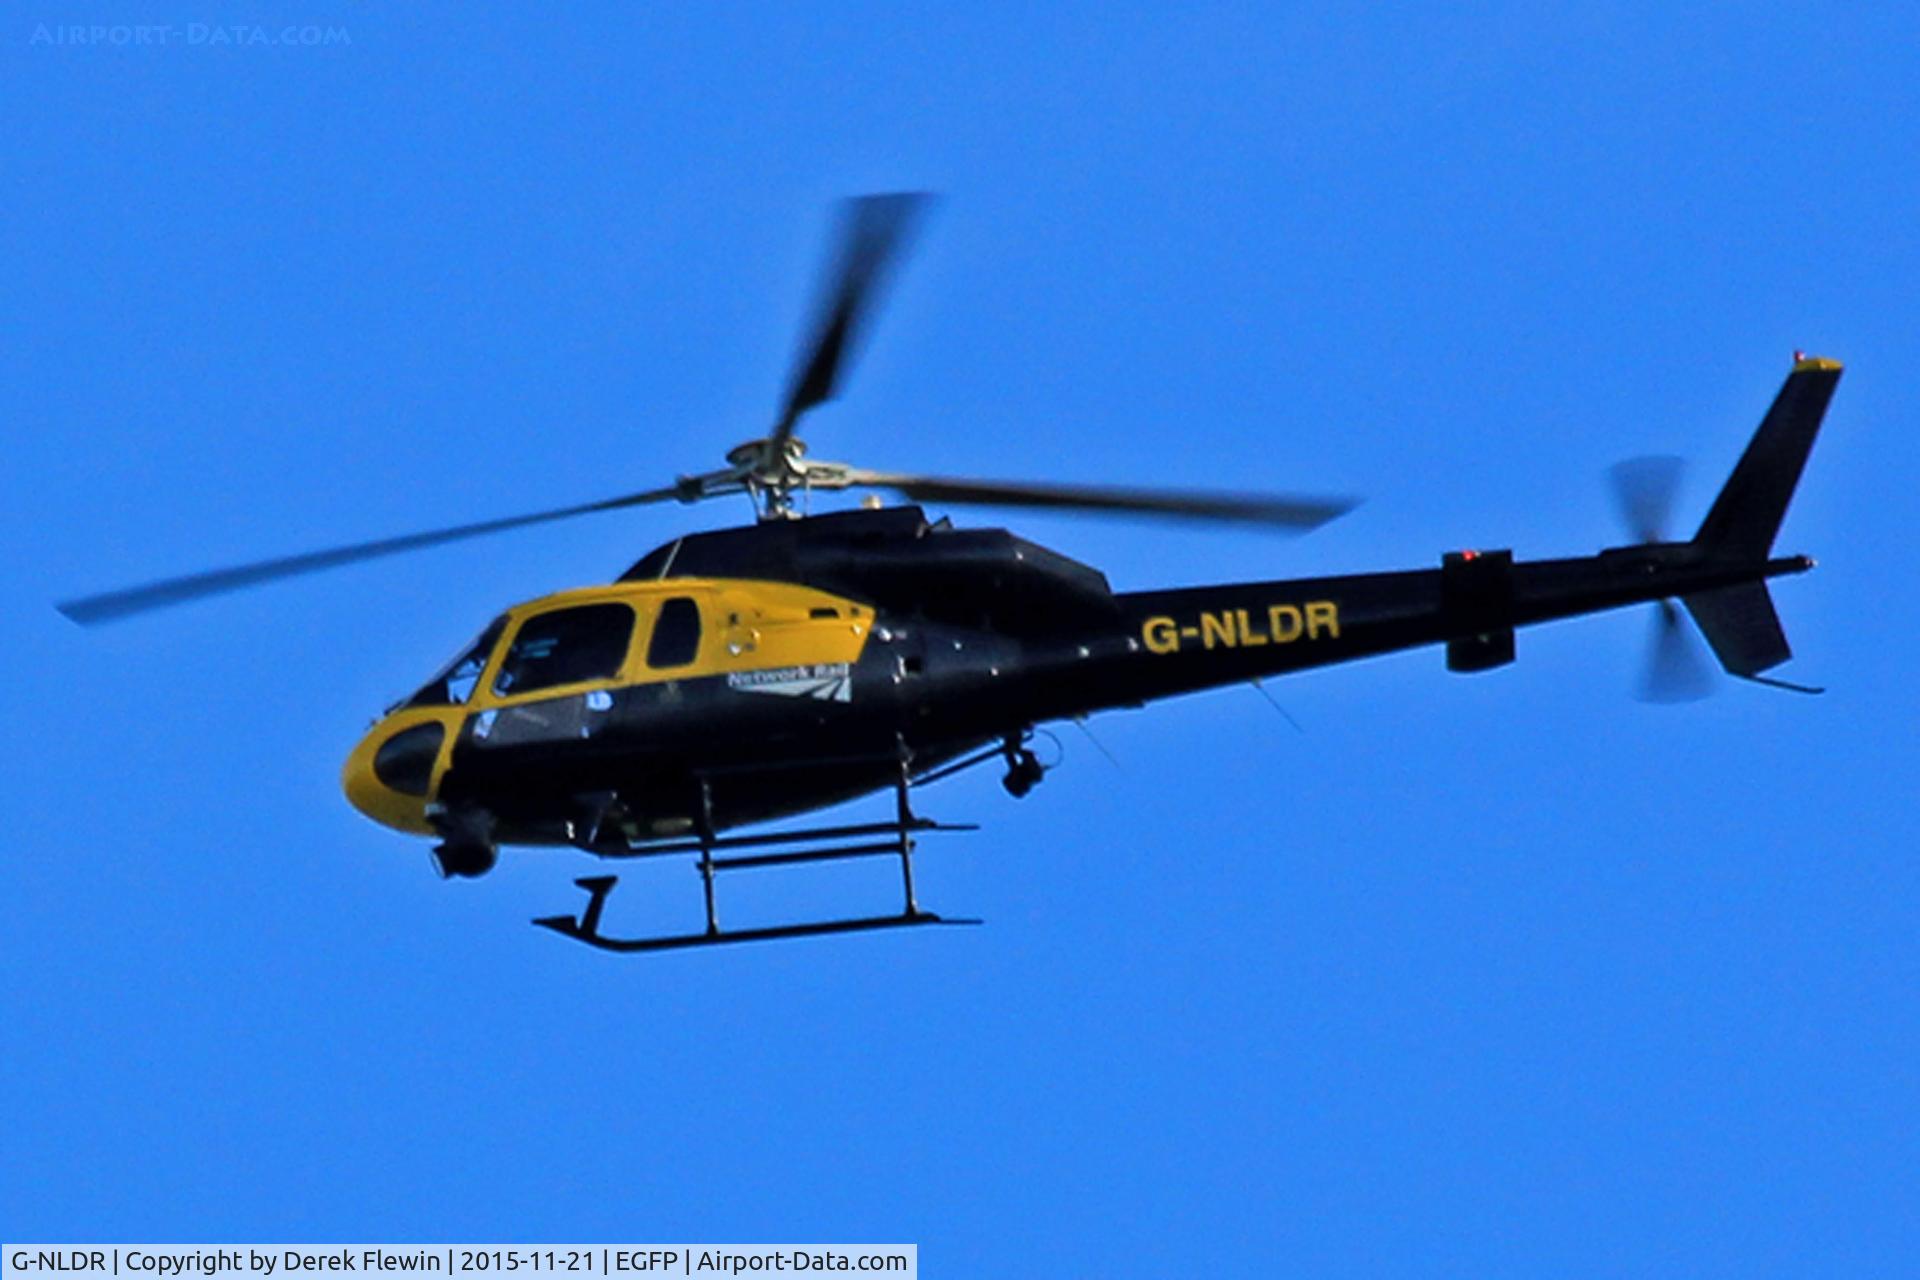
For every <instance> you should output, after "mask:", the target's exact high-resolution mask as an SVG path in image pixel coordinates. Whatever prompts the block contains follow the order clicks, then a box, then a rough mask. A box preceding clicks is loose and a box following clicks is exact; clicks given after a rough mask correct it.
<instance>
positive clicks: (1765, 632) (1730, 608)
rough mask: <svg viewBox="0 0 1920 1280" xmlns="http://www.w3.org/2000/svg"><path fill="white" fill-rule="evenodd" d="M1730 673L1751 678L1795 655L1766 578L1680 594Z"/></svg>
mask: <svg viewBox="0 0 1920 1280" xmlns="http://www.w3.org/2000/svg"><path fill="white" fill-rule="evenodd" d="M1680 603H1681V604H1684V605H1685V606H1687V612H1688V613H1690V614H1692V615H1693V620H1694V622H1696V623H1698V624H1699V627H1700V634H1702V635H1704V636H1705V637H1706V638H1707V643H1708V644H1710V645H1712V646H1713V656H1714V657H1716V658H1718V659H1720V665H1721V666H1722V667H1724V668H1726V670H1727V674H1728V675H1735V676H1743V677H1746V678H1748V679H1751V678H1753V677H1754V676H1757V675H1759V674H1760V673H1761V672H1762V671H1767V670H1770V669H1772V668H1774V667H1777V666H1779V665H1780V664H1781V663H1783V662H1785V661H1786V660H1787V659H1788V658H1791V657H1792V656H1793V650H1792V649H1790V648H1788V647H1787V633H1786V632H1785V631H1783V630H1781V629H1780V615H1779V614H1778V613H1775V612H1774V609H1773V596H1772V595H1771V594H1770V593H1769V592H1768V591H1767V584H1766V583H1765V582H1742V583H1738V584H1737V585H1735V586H1731V587H1718V588H1715V589H1714V590H1712V591H1696V592H1695V593H1694V594H1692V595H1690V596H1681V597H1680Z"/></svg>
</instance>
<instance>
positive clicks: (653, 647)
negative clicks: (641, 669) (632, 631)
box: [647, 596, 700, 667]
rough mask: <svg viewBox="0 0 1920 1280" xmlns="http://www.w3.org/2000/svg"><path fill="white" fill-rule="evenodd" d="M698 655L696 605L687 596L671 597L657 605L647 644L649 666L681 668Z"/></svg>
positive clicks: (698, 625) (698, 638)
mask: <svg viewBox="0 0 1920 1280" xmlns="http://www.w3.org/2000/svg"><path fill="white" fill-rule="evenodd" d="M699 652H700V606H699V605H697V604H695V603H694V602H693V599H692V598H691V597H689V596H675V597H674V598H673V599H671V600H669V601H667V602H666V603H665V604H663V605H661V606H660V617H659V620H658V621H656V622H655V623H654V624H653V640H652V642H651V643H649V644H648V645H647V665H648V666H650V667H684V666H686V665H687V664H688V663H690V662H692V661H693V659H694V657H695V655H697V654H698V653H699Z"/></svg>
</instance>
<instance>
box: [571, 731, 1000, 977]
mask: <svg viewBox="0 0 1920 1280" xmlns="http://www.w3.org/2000/svg"><path fill="white" fill-rule="evenodd" d="M698 783H699V800H700V807H699V813H698V816H697V820H696V828H697V831H698V836H697V838H695V839H692V840H679V841H669V842H663V843H658V844H650V845H637V846H632V847H629V848H626V849H614V850H606V849H602V850H599V851H598V852H600V854H601V856H602V857H611V858H647V857H657V856H661V855H665V854H671V853H692V852H698V853H699V855H700V857H699V861H698V863H697V864H696V865H697V866H698V868H699V871H700V880H701V885H702V888H703V890H704V892H705V898H706V909H707V927H706V930H705V931H704V932H702V933H683V934H667V935H664V936H659V937H651V938H610V937H608V936H606V935H605V934H603V933H601V932H600V916H601V913H602V912H603V911H604V910H605V908H606V905H607V895H608V894H610V893H611V892H613V887H614V886H615V885H616V884H618V883H619V882H620V879H619V877H618V876H583V877H581V878H580V879H578V880H575V881H574V883H575V884H577V885H579V886H580V887H581V888H582V889H585V890H586V891H587V895H588V897H587V905H586V907H585V909H584V910H582V911H581V913H580V915H579V917H578V918H577V919H576V918H575V917H573V916H568V915H562V916H541V917H539V918H537V919H535V920H534V922H533V923H535V924H537V925H539V926H541V927H542V928H546V929H551V930H553V931H554V932H555V933H558V934H561V935H562V936H564V937H568V938H573V939H574V940H576V941H579V942H584V943H585V944H587V945H588V946H590V947H598V948H599V949H600V950H602V951H619V952H639V951H672V950H677V949H680V948H685V947H706V946H717V945H720V944H723V943H732V942H771V941H775V940H778V939H782V938H807V937H815V936H818V935H822V934H833V933H863V932H867V931H870V930H875V929H902V928H908V927H911V926H914V925H923V924H979V923H980V921H978V920H971V919H951V920H950V919H947V918H946V917H944V916H938V915H935V914H934V913H933V912H931V911H922V910H921V909H920V904H919V903H918V901H916V899H915V897H914V889H913V850H914V845H915V840H914V834H915V833H916V832H922V831H974V830H977V829H978V828H976V827H974V826H971V825H963V824H948V823H939V822H935V821H933V820H932V819H930V818H922V817H920V816H918V815H917V814H915V813H914V812H913V808H912V806H911V805H910V804H909V803H908V799H907V792H908V788H909V787H911V786H912V785H913V777H912V769H911V759H910V756H909V754H908V752H907V751H906V749H905V746H904V744H903V745H902V748H901V750H900V756H899V772H898V774H897V776H896V777H895V780H894V785H893V790H894V820H893V821H892V822H874V823H863V824H859V825H855V826H839V827H815V828H812V829H810V830H805V831H776V832H771V833H769V834H766V835H749V836H726V837H720V836H716V835H715V834H714V831H713V796H712V789H711V786H710V784H709V781H708V779H706V778H704V777H702V778H700V779H698ZM880 835H885V836H887V837H889V838H888V839H885V840H865V841H862V840H859V837H863V836H880ZM847 840H853V841H855V842H854V843H829V844H813V842H817V841H847ZM795 844H812V847H809V848H800V849H791V848H787V849H779V850H778V851H775V852H769V853H732V852H728V853H727V854H726V855H725V856H722V857H715V856H714V855H715V853H716V851H720V850H728V851H731V850H736V849H750V848H755V847H760V848H766V847H769V846H775V845H795ZM877 854H892V855H894V856H897V857H898V858H899V859H900V879H901V888H902V890H903V891H904V894H905V906H904V907H903V908H902V910H901V912H900V914H899V915H890V916H857V917H851V918H847V919H840V920H805V921H797V922H795V923H792V924H779V925H762V926H756V927H753V928H748V929H722V928H721V927H720V914H719V909H718V906H717V904H716V901H715V894H714V880H715V877H716V876H717V875H718V874H719V873H720V872H722V871H740V870H750V869H753V868H756V867H774V866H792V865H794V864H796V863H802V862H828V861H834V860H838V859H843V858H861V857H871V856H874V855H877Z"/></svg>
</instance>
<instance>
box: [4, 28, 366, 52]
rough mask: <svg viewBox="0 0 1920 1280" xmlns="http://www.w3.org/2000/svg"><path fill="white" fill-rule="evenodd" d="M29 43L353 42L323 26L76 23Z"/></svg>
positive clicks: (226, 45)
mask: <svg viewBox="0 0 1920 1280" xmlns="http://www.w3.org/2000/svg"><path fill="white" fill-rule="evenodd" d="M27 43H28V44H29V45H32V46H35V47H37V48H44V49H238V48H249V49H259V48H280V49H286V48H294V49H322V48H337V47H339V46H341V45H350V44H352V43H353V33H352V32H350V31H348V30H347V29H346V28H345V27H327V26H321V25H319V24H318V23H311V22H306V23H291V24H278V23H275V24H270V25H267V26H260V25H257V24H254V23H242V22H182V23H148V22H138V23H128V22H118V23H112V24H107V23H87V24H82V23H77V22H39V23H35V24H34V27H33V31H32V33H31V34H29V35H28V36H27Z"/></svg>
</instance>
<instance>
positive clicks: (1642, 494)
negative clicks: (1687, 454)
mask: <svg viewBox="0 0 1920 1280" xmlns="http://www.w3.org/2000/svg"><path fill="white" fill-rule="evenodd" d="M1685 469H1686V463H1685V462H1683V461H1682V460H1681V459H1679V458H1673V457H1667V456H1665V455H1661V456H1658V457H1649V458H1628V459H1627V460H1626V461H1625V462H1621V463H1616V464H1615V465H1614V467H1613V469H1612V470H1610V471H1609V472H1608V473H1607V474H1608V476H1609V477H1610V478H1611V479H1612V481H1613V498H1614V501H1615V502H1616V503H1618V504H1619V506H1620V518H1621V519H1622V520H1623V521H1625V522H1626V526H1627V532H1629V533H1631V534H1632V535H1633V538H1634V540H1635V541H1636V542H1665V541H1666V540H1667V527H1668V518H1669V517H1670V516H1671V515H1672V514H1673V500H1674V498H1675V497H1676V496H1677V495H1678V494H1679V492H1680V476H1681V473H1682V472H1683V471H1685Z"/></svg>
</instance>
